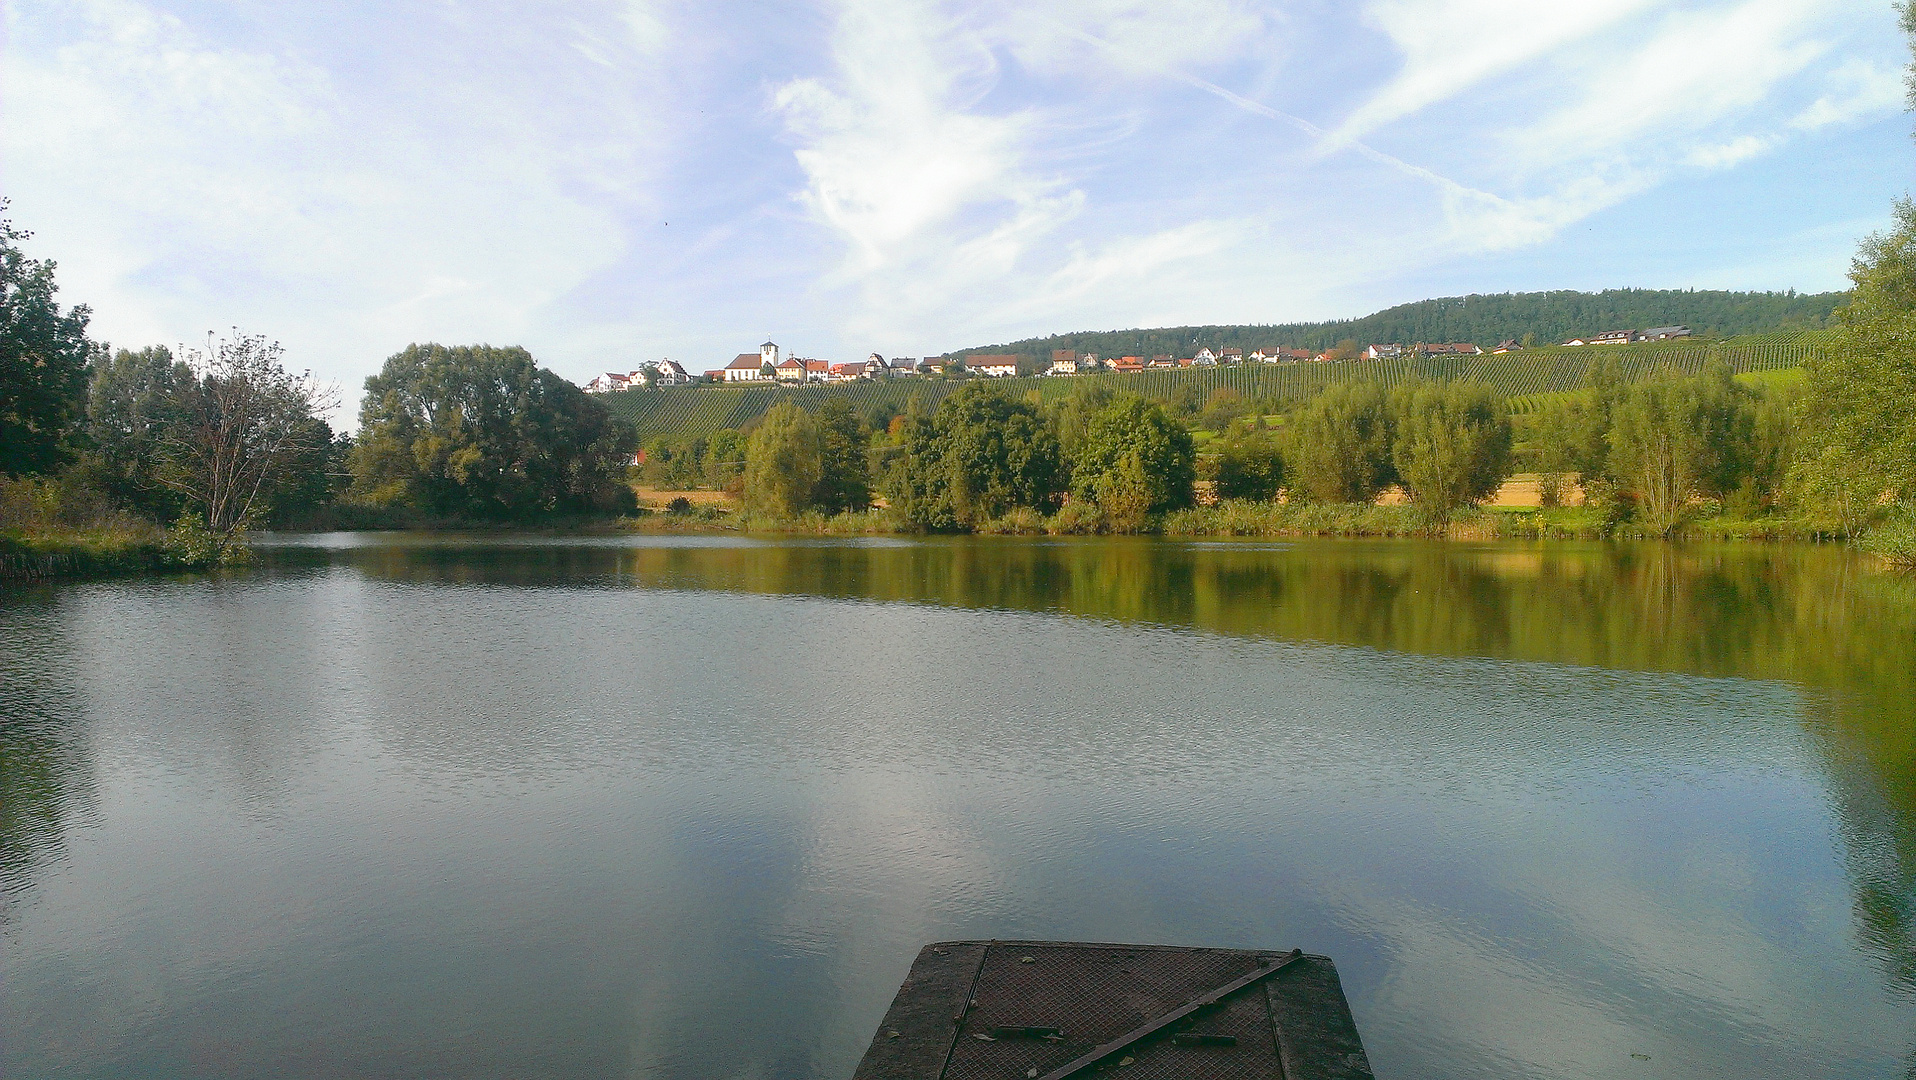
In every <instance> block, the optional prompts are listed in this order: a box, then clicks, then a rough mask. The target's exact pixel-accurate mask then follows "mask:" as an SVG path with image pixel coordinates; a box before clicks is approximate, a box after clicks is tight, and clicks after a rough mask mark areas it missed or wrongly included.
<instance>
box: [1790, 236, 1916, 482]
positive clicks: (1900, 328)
mask: <svg viewBox="0 0 1916 1080" xmlns="http://www.w3.org/2000/svg"><path fill="white" fill-rule="evenodd" d="M1850 277H1851V279H1852V280H1853V281H1854V282H1855V283H1856V292H1855V296H1856V299H1855V301H1854V302H1853V303H1851V304H1850V305H1849V306H1848V307H1846V308H1844V309H1843V310H1842V311H1841V312H1840V313H1839V317H1840V318H1841V320H1842V323H1843V337H1844V341H1845V345H1846V347H1845V348H1843V349H1841V350H1840V351H1838V352H1835V353H1833V354H1832V355H1831V356H1829V357H1828V358H1827V359H1826V360H1823V361H1821V362H1819V363H1818V364H1816V365H1815V367H1814V368H1813V369H1812V372H1813V376H1814V377H1813V378H1812V380H1811V401H1810V409H1811V413H1810V415H1811V418H1812V424H1813V426H1814V429H1815V432H1816V438H1817V439H1818V441H1820V442H1821V443H1823V444H1824V445H1825V446H1828V447H1831V448H1833V449H1832V452H1831V460H1832V461H1833V462H1835V463H1837V464H1839V465H1840V464H1841V462H1842V461H1843V460H1844V459H1849V460H1853V461H1855V462H1857V466H1856V467H1859V468H1866V469H1868V470H1870V471H1873V472H1875V473H1877V474H1878V475H1879V476H1880V477H1881V478H1882V480H1883V481H1884V482H1885V483H1886V485H1887V486H1889V487H1893V488H1894V489H1896V491H1897V492H1898V493H1899V494H1900V495H1901V496H1902V497H1903V498H1906V499H1907V498H1916V203H1912V202H1911V201H1910V200H1909V199H1899V200H1898V201H1897V203H1896V208H1895V221H1894V224H1893V225H1892V226H1891V228H1890V229H1889V230H1888V231H1887V232H1884V233H1881V234H1878V235H1875V236H1871V237H1869V238H1868V239H1866V240H1865V241H1864V242H1863V245H1862V249H1861V250H1860V251H1859V252H1858V253H1857V256H1856V261H1855V264H1854V266H1853V267H1852V268H1851V272H1850Z"/></svg>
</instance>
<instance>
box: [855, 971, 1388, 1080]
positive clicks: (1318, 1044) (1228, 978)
mask: <svg viewBox="0 0 1916 1080" xmlns="http://www.w3.org/2000/svg"><path fill="white" fill-rule="evenodd" d="M1370 1075H1371V1073H1370V1067H1369V1064H1368V1061H1367V1060H1366V1059H1365V1058H1364V1054H1363V1045H1362V1043H1361V1041H1360V1040H1359V1039H1358V1037H1357V1031H1356V1027H1355V1026H1354V1025H1353V1024H1352V1022H1351V1018H1350V1010H1349V1007H1348V1006H1347V1005H1346V1004H1345V1001H1344V996H1343V991H1342V988H1341V987H1340V985H1339V984H1338V981H1337V971H1336V967H1335V965H1333V964H1332V963H1331V962H1330V960H1329V959H1328V958H1325V957H1319V956H1304V955H1300V954H1287V953H1281V952H1254V951H1248V950H1238V949H1197V948H1178V947H1172V946H1157V945H1092V944H1082V943H1074V942H1040V941H1032V942H1015V941H992V942H982V941H970V942H939V943H936V944H933V945H928V946H926V947H925V949H924V951H923V952H921V953H920V954H919V956H918V959H917V961H916V962H914V963H913V965H912V970H911V974H910V975H909V976H908V977H907V979H906V981H905V984H904V985H903V986H902V987H900V989H899V992H898V997H897V998H896V999H895V1000H894V1001H893V1002H892V1007H891V1011H890V1012H888V1013H887V1014H886V1017H885V1022H884V1023H883V1024H881V1025H880V1026H879V1029H878V1032H877V1035H876V1036H875V1037H874V1039H873V1040H872V1046H871V1049H870V1050H869V1051H867V1053H866V1055H865V1059H864V1060H863V1061H862V1062H861V1063H860V1064H859V1067H858V1071H857V1072H856V1073H855V1074H854V1077H855V1080H1062V1078H1064V1077H1066V1076H1074V1077H1080V1078H1083V1077H1091V1076H1104V1077H1111V1078H1114V1080H1156V1078H1160V1077H1162V1078H1166V1080H1171V1078H1179V1080H1214V1078H1215V1080H1228V1078H1238V1077H1242V1078H1244V1080H1320V1078H1321V1080H1365V1078H1368V1077H1369V1076H1370Z"/></svg>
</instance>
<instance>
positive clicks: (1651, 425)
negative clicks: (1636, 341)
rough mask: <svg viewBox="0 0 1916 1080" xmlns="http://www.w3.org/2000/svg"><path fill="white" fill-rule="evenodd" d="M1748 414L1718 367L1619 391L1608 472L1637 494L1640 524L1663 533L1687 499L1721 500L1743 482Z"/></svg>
mask: <svg viewBox="0 0 1916 1080" xmlns="http://www.w3.org/2000/svg"><path fill="white" fill-rule="evenodd" d="M1751 415H1752V412H1751V409H1750V407H1749V402H1748V400H1747V396H1746V394H1745V392H1744V391H1743V390H1742V389H1741V388H1740V387H1738V386H1736V385H1735V383H1734V382H1732V381H1731V380H1730V378H1729V375H1728V373H1727V372H1725V371H1722V370H1714V371H1710V372H1706V373H1705V374H1703V375H1699V376H1692V377H1688V378H1680V377H1672V376H1667V375H1666V376H1664V377H1661V378H1656V379H1649V380H1646V381H1643V382H1640V383H1636V384H1634V385H1632V386H1631V387H1629V388H1628V389H1627V390H1625V391H1624V393H1623V395H1622V396H1621V397H1620V398H1619V399H1618V402H1617V405H1616V409H1615V413H1614V415H1613V416H1612V418H1611V427H1610V467H1611V470H1612V472H1613V474H1614V475H1615V476H1616V478H1617V479H1618V480H1619V481H1621V482H1622V483H1623V484H1625V485H1626V486H1627V487H1629V488H1630V490H1632V491H1634V492H1635V493H1636V495H1637V498H1638V500H1639V509H1640V511H1641V515H1642V519H1643V522H1644V524H1646V525H1648V526H1649V527H1650V528H1651V529H1652V530H1654V531H1656V532H1658V533H1661V534H1664V535H1668V534H1669V533H1670V532H1672V531H1673V530H1675V528H1676V527H1677V526H1678V525H1679V524H1681V523H1682V521H1683V518H1684V515H1685V514H1686V512H1687V510H1688V506H1689V503H1690V500H1691V499H1692V498H1694V497H1696V496H1699V495H1713V496H1717V497H1721V496H1722V495H1723V494H1724V493H1725V492H1727V491H1730V490H1734V489H1735V487H1736V486H1737V485H1738V484H1740V483H1741V481H1742V476H1743V475H1744V470H1745V469H1746V462H1747V460H1748V456H1749V453H1750V447H1749V444H1750V423H1751V421H1750V417H1751Z"/></svg>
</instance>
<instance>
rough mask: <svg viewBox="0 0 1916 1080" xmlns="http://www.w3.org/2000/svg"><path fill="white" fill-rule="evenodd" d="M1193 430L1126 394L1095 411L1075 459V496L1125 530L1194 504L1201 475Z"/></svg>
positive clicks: (1158, 408) (1073, 475) (1155, 406)
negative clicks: (1153, 516)
mask: <svg viewBox="0 0 1916 1080" xmlns="http://www.w3.org/2000/svg"><path fill="white" fill-rule="evenodd" d="M1196 458H1197V454H1196V451H1195V450H1194V449H1193V447H1192V443H1191V433H1190V432H1189V431H1188V430H1186V429H1185V428H1184V426H1183V425H1181V424H1177V423H1173V422H1172V420H1171V418H1170V417H1168V416H1166V415H1165V413H1164V409H1163V408H1162V407H1160V406H1158V405H1156V404H1153V403H1152V402H1149V401H1146V400H1144V399H1143V398H1141V397H1138V396H1137V395H1135V394H1124V395H1121V396H1119V397H1117V398H1115V399H1113V400H1112V401H1111V402H1109V403H1108V404H1106V405H1105V406H1104V407H1103V408H1101V409H1099V410H1098V411H1097V412H1096V413H1094V414H1092V416H1091V418H1090V422H1089V423H1087V424H1086V425H1085V431H1084V437H1083V439H1081V440H1080V441H1079V443H1078V447H1077V451H1076V452H1075V453H1074V454H1073V456H1072V460H1071V494H1072V497H1073V498H1080V499H1089V500H1091V501H1093V502H1095V503H1097V504H1098V506H1099V507H1101V508H1102V509H1103V510H1104V511H1105V513H1106V514H1107V515H1108V516H1109V517H1110V519H1111V521H1112V522H1113V524H1115V525H1117V526H1118V527H1120V528H1126V529H1131V528H1137V527H1138V526H1139V525H1141V524H1142V523H1143V522H1144V519H1145V518H1146V517H1147V516H1148V515H1151V514H1161V513H1164V512H1165V511H1167V510H1181V509H1183V508H1184V507H1187V506H1189V505H1191V500H1192V494H1191V485H1192V482H1193V481H1194V480H1195V479H1196V478H1197V475H1196V468H1195V463H1196Z"/></svg>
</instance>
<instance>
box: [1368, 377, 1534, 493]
mask: <svg viewBox="0 0 1916 1080" xmlns="http://www.w3.org/2000/svg"><path fill="white" fill-rule="evenodd" d="M1393 404H1394V406H1395V407H1394V408H1393V410H1392V412H1393V413H1394V414H1395V425H1394V426H1395V427H1396V431H1395V433H1394V436H1393V439H1392V444H1391V463H1392V464H1393V465H1394V466H1395V468H1396V471H1397V475H1398V476H1399V477H1401V478H1402V480H1403V484H1404V491H1405V493H1406V494H1407V495H1409V496H1410V501H1411V502H1412V503H1413V504H1415V505H1416V506H1417V507H1418V509H1420V510H1422V511H1423V512H1424V515H1425V516H1426V518H1428V519H1429V520H1431V521H1433V522H1442V521H1447V520H1449V518H1450V516H1451V515H1452V514H1453V513H1455V512H1457V511H1458V510H1461V509H1463V508H1464V507H1466V506H1474V505H1476V504H1477V503H1480V502H1482V501H1484V500H1485V499H1488V498H1490V497H1491V496H1492V495H1494V494H1496V493H1497V489H1498V488H1499V487H1501V486H1502V485H1503V482H1504V481H1505V480H1506V479H1508V478H1509V476H1510V464H1511V458H1510V444H1511V432H1510V417H1509V415H1508V414H1507V413H1506V412H1505V411H1504V405H1503V400H1502V399H1501V398H1499V397H1498V396H1497V395H1496V393H1495V392H1494V391H1492V390H1491V389H1490V388H1489V387H1487V386H1483V385H1480V384H1477V383H1441V384H1431V385H1427V386H1416V387H1406V388H1405V389H1403V390H1401V391H1399V392H1398V393H1397V395H1396V401H1395V402H1394V403H1393Z"/></svg>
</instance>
